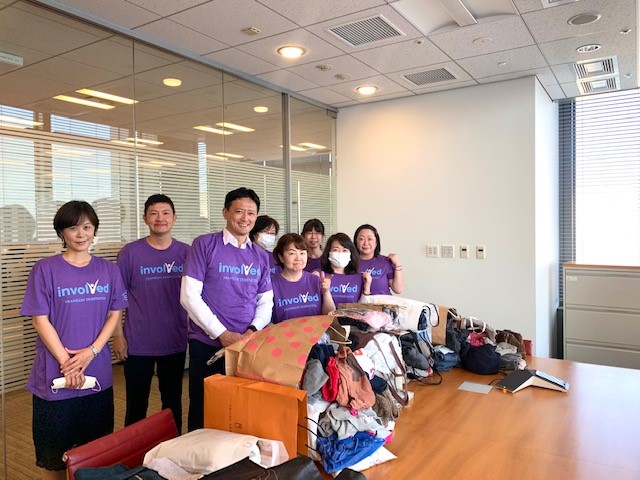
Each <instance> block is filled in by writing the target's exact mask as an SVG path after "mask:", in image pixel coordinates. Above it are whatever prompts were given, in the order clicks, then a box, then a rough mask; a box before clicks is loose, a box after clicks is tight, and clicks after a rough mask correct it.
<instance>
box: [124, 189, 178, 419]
mask: <svg viewBox="0 0 640 480" xmlns="http://www.w3.org/2000/svg"><path fill="white" fill-rule="evenodd" d="M142 219H143V220H144V223H146V224H147V226H148V227H149V235H148V236H147V237H145V238H141V239H140V240H137V241H135V242H131V243H129V244H127V245H125V246H124V247H123V248H122V250H121V251H120V253H119V254H118V266H119V267H120V272H121V273H122V277H123V279H124V283H125V287H126V288H127V291H128V294H129V308H128V309H127V313H126V317H125V322H124V327H123V325H122V323H120V324H119V325H118V326H117V327H116V331H115V333H114V351H115V354H116V357H117V358H118V359H119V360H124V361H125V364H124V376H125V384H126V392H127V410H126V414H125V420H124V424H125V425H130V424H132V423H134V422H137V421H138V420H142V419H143V418H145V417H146V416H147V407H148V406H149V392H150V390H151V380H152V378H153V373H154V369H156V370H157V375H158V387H159V390H160V399H161V400H162V408H170V409H171V411H172V413H173V418H174V420H175V422H176V426H177V427H178V432H180V431H181V430H182V378H183V376H184V364H185V356H186V350H187V322H188V320H187V312H186V311H185V310H184V309H183V308H182V306H181V305H180V282H181V277H182V273H183V270H184V262H185V260H186V258H187V253H188V252H189V245H187V244H186V243H183V242H180V241H178V240H176V239H174V238H173V237H172V236H171V229H172V228H173V225H174V224H175V222H176V214H175V207H174V205H173V202H172V201H171V199H170V198H169V197H167V196H166V195H162V194H156V195H152V196H150V197H149V198H148V199H147V201H146V202H145V204H144V215H143V217H142Z"/></svg>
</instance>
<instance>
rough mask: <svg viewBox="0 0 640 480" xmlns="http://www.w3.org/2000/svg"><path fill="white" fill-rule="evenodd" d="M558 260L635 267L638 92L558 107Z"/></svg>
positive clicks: (639, 234)
mask: <svg viewBox="0 0 640 480" xmlns="http://www.w3.org/2000/svg"><path fill="white" fill-rule="evenodd" d="M559 125H560V207H561V215H560V218H561V225H560V232H561V238H560V246H561V252H560V258H561V261H562V262H563V263H564V262H577V263H585V264H600V265H640V133H639V132H640V92H639V91H638V90H632V91H624V92H615V93H611V94H605V95H598V96H591V97H583V98H580V99H575V100H573V101H571V102H567V103H562V104H560V108H559Z"/></svg>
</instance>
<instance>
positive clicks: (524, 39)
mask: <svg viewBox="0 0 640 480" xmlns="http://www.w3.org/2000/svg"><path fill="white" fill-rule="evenodd" d="M482 38H487V39H490V40H489V41H486V42H485V43H474V40H477V39H482ZM429 40H431V41H432V42H433V43H434V44H435V45H437V46H438V47H439V48H440V49H441V50H442V51H443V52H444V53H446V54H447V55H448V56H449V57H451V58H452V59H454V60H458V59H461V58H468V57H475V56H478V55H486V54H488V53H494V52H499V51H502V50H510V49H513V48H519V47H526V46H528V45H534V44H535V41H534V40H533V37H532V36H531V34H530V33H529V30H528V29H527V27H526V25H525V24H524V22H523V21H522V19H521V18H520V17H518V16H511V17H506V18H501V19H500V20H496V21H492V22H486V23H478V24H476V25H470V26H468V27H465V28H462V29H455V30H451V31H449V32H445V33H440V34H436V35H429Z"/></svg>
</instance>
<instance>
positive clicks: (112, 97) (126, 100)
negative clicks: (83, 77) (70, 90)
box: [76, 88, 138, 105]
mask: <svg viewBox="0 0 640 480" xmlns="http://www.w3.org/2000/svg"><path fill="white" fill-rule="evenodd" d="M76 93H79V94H81V95H88V96H89V97H95V98H102V99H103V100H111V101H112V102H116V103H123V104H124V105H133V104H134V103H138V101H137V100H133V99H132V98H127V97H121V96H119V95H112V94H111V93H106V92H100V91H98V90H90V89H88V88H81V89H80V90H76Z"/></svg>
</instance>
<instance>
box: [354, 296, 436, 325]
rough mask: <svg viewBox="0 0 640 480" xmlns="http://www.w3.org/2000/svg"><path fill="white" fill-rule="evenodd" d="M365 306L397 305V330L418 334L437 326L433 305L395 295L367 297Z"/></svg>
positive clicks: (434, 306)
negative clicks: (398, 308)
mask: <svg viewBox="0 0 640 480" xmlns="http://www.w3.org/2000/svg"><path fill="white" fill-rule="evenodd" d="M364 302H365V303H366V304H370V303H372V304H382V305H389V304H390V305H398V306H399V307H400V315H399V318H398V320H397V322H396V325H397V329H398V330H409V331H411V332H420V331H422V330H429V329H431V328H433V326H434V325H438V324H439V313H438V309H437V307H436V305H434V304H433V303H427V302H422V301H419V300H411V299H410V298H403V297H398V296H396V295H367V296H365V297H364Z"/></svg>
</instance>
